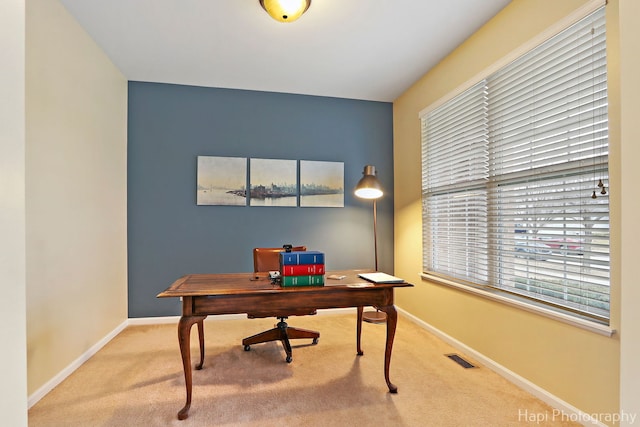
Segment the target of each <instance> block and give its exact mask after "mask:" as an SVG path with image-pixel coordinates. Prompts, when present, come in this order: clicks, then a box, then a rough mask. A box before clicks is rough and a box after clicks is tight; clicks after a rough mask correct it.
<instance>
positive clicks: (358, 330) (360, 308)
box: [356, 306, 364, 356]
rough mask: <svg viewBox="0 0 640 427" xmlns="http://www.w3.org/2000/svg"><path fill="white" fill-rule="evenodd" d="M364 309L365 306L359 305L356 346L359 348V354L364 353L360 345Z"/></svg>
mask: <svg viewBox="0 0 640 427" xmlns="http://www.w3.org/2000/svg"><path fill="white" fill-rule="evenodd" d="M363 311H364V307H362V306H359V307H358V319H357V321H356V348H357V350H358V356H362V355H363V354H364V353H363V352H362V348H361V347H360V337H361V336H362V312H363Z"/></svg>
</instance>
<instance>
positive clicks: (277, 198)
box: [249, 159, 298, 206]
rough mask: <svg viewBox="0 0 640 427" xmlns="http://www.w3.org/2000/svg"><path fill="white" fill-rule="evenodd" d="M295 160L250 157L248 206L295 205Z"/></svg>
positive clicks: (296, 203)
mask: <svg viewBox="0 0 640 427" xmlns="http://www.w3.org/2000/svg"><path fill="white" fill-rule="evenodd" d="M297 166H298V162H297V160H280V159H250V160H249V189H250V194H249V205H250V206H297V205H298V176H297Z"/></svg>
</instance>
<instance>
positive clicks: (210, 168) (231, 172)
mask: <svg viewBox="0 0 640 427" xmlns="http://www.w3.org/2000/svg"><path fill="white" fill-rule="evenodd" d="M197 180H198V182H197V196H196V203H197V204H198V205H226V206H246V205H247V158H246V157H215V156H198V179H197Z"/></svg>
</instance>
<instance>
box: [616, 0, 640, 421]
mask: <svg viewBox="0 0 640 427" xmlns="http://www.w3.org/2000/svg"><path fill="white" fill-rule="evenodd" d="M619 3H620V10H619V20H620V26H619V28H620V30H619V31H620V47H619V48H620V56H619V57H620V63H619V64H618V65H619V69H620V73H619V76H620V82H619V85H620V87H619V93H620V109H619V114H620V117H621V118H620V124H621V126H620V141H621V144H620V146H621V148H620V155H619V159H620V162H619V164H620V165H621V167H620V176H621V179H620V184H621V185H620V189H621V196H620V200H621V203H620V215H619V216H618V217H617V218H616V220H617V221H618V222H619V223H620V230H624V233H620V241H621V245H620V258H621V265H620V272H621V278H620V279H621V280H620V283H622V286H621V304H620V305H621V313H622V314H621V321H620V325H621V326H620V340H621V345H620V356H621V362H620V365H621V369H620V382H621V385H620V408H621V410H624V411H625V412H627V413H635V414H640V398H639V397H638V396H640V390H639V389H640V367H639V366H638V361H639V360H640V310H638V301H640V286H638V282H639V281H638V278H640V262H638V253H639V252H640V250H639V249H638V242H640V223H639V222H638V218H640V197H639V196H640V189H639V188H638V185H639V184H640V167H638V165H639V164H640V126H638V118H640V79H639V78H638V76H640V55H638V52H639V51H640V25H638V17H639V16H640V2H639V1H637V0H620V1H619Z"/></svg>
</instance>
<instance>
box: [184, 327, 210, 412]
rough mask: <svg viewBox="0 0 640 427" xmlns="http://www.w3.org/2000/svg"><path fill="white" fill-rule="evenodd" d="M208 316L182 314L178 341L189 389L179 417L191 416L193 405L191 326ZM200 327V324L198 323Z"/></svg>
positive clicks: (185, 379)
mask: <svg viewBox="0 0 640 427" xmlns="http://www.w3.org/2000/svg"><path fill="white" fill-rule="evenodd" d="M206 317H207V316H182V317H180V322H178V343H179V344H180V354H181V355H182V368H183V369H184V383H185V387H186V389H187V403H185V405H184V407H183V408H182V409H181V410H180V412H178V419H179V420H184V419H186V418H187V417H188V416H189V408H190V407H191V389H192V386H193V384H192V382H191V348H190V344H191V342H190V341H191V326H193V324H194V323H198V324H200V323H202V322H203V321H204V319H205V318H206ZM198 327H199V325H198Z"/></svg>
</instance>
